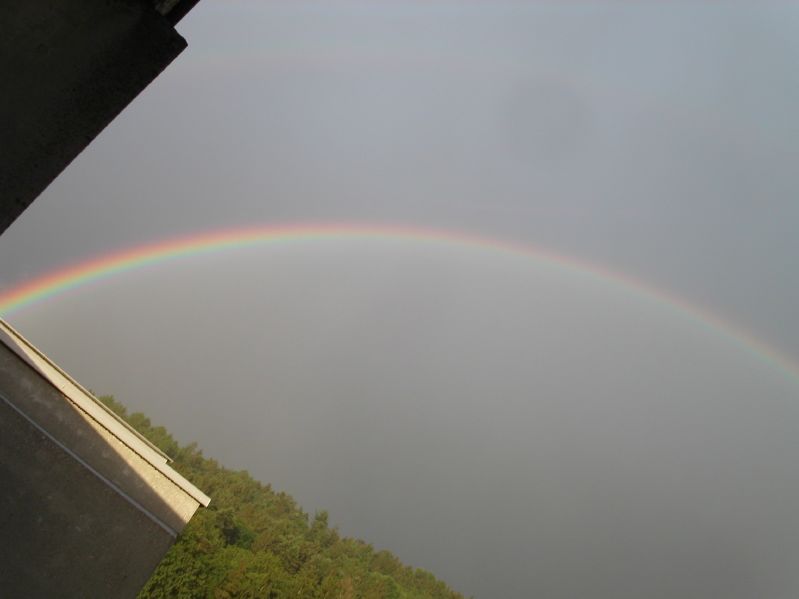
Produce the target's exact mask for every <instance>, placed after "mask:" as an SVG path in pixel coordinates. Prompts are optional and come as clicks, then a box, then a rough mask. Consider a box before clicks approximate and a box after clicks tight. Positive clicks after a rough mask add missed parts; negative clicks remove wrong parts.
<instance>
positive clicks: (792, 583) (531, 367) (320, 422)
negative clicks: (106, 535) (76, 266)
mask: <svg viewBox="0 0 799 599" xmlns="http://www.w3.org/2000/svg"><path fill="white" fill-rule="evenodd" d="M798 18H799V9H797V8H795V7H793V6H790V5H787V4H782V3H775V4H767V5H764V6H758V7H757V8H749V7H748V6H745V5H743V4H740V5H721V4H716V3H701V4H700V3H696V4H687V3H685V4H679V5H673V4H665V3H659V4H649V5H633V4H631V3H626V2H624V3H623V2H619V3H602V4H585V3H563V4H560V3H549V4H546V3H529V4H526V3H507V4H500V3H493V2H492V3H488V2H472V3H461V2H458V3H445V2H434V3H422V2H419V3H349V4H341V3H302V2H300V3H297V2H292V3H285V4H278V3H261V2H215V1H213V0H203V2H201V3H200V4H199V5H198V7H197V9H195V10H194V11H192V13H191V14H190V15H189V16H188V17H187V18H186V19H185V21H184V22H183V23H181V29H182V31H183V33H184V34H185V35H186V37H187V38H188V39H189V42H190V47H189V49H188V51H187V52H186V53H185V54H184V56H182V57H180V58H179V59H178V61H176V63H175V64H173V65H172V66H171V67H170V68H169V69H168V70H167V71H166V72H165V73H164V75H163V76H162V77H160V78H159V79H158V80H157V81H156V82H155V83H154V84H153V85H152V86H151V88H150V89H148V90H147V91H146V92H145V93H144V94H143V95H142V96H141V97H140V98H138V99H137V100H136V101H135V102H134V103H133V104H132V105H131V106H130V107H129V108H128V109H127V110H126V111H125V112H124V113H123V114H122V115H121V116H120V117H119V118H118V119H117V120H116V121H115V122H114V123H113V124H112V125H111V126H110V127H109V128H108V129H107V130H106V131H105V132H104V133H103V134H102V135H101V136H100V138H98V139H97V140H96V141H95V143H94V144H92V146H91V147H90V148H89V149H88V150H87V151H86V152H84V154H83V155H81V156H80V157H79V158H78V159H77V160H76V161H75V163H73V165H71V167H70V168H69V169H68V170H67V171H66V172H65V173H64V174H63V175H62V176H61V177H60V178H59V179H58V180H57V181H56V182H55V183H54V184H53V185H52V186H51V187H50V188H49V189H48V190H47V191H46V192H45V193H44V194H43V195H42V197H41V198H39V199H38V200H37V201H36V202H35V203H34V205H33V206H32V207H31V209H29V210H28V211H27V212H26V213H25V214H24V215H23V216H22V217H21V218H20V219H19V220H18V221H17V222H16V223H15V224H14V225H13V226H12V227H11V228H10V229H9V230H8V231H7V233H6V234H4V235H3V237H2V238H0V283H1V284H3V285H10V284H12V283H13V282H15V281H18V280H21V279H22V278H24V277H25V276H30V275H32V274H34V273H38V272H42V271H45V270H48V269H50V268H54V267H57V266H59V265H62V264H65V263H69V262H72V261H74V260H79V259H82V258H85V257H89V256H94V255H96V254H98V253H103V252H107V251H110V250H112V249H119V248H121V247H126V246H129V245H135V244H138V243H145V242H148V241H153V240H158V239H161V238H164V237H169V236H174V235H181V234H186V233H191V232H195V231H200V230H211V229H214V228H219V227H231V226H237V225H252V224H270V223H282V222H306V221H313V222H324V221H331V220H332V221H379V222H388V223H404V224H411V225H413V224H419V225H425V226H435V227H442V228H453V229H466V230H471V231H475V232H478V233H480V234H483V235H486V236H490V237H496V238H500V239H513V240H518V241H527V242H529V243H532V244H535V245H537V246H542V247H545V248H549V249H551V250H553V251H556V252H559V253H562V254H565V255H570V256H575V257H578V258H580V259H582V260H585V261H589V262H593V263H597V264H600V265H606V266H608V267H610V268H612V269H614V270H616V271H619V272H623V273H626V274H627V275H629V276H632V277H634V278H638V279H642V280H644V281H646V282H648V283H649V284H651V285H653V286H655V287H657V288H660V289H663V290H665V291H666V292H668V293H673V294H677V295H679V296H682V297H684V298H686V299H687V300H689V301H691V302H693V303H695V304H696V305H698V306H703V307H704V308H706V309H708V310H709V311H711V312H714V313H717V314H720V315H722V316H723V317H724V318H726V319H727V320H729V321H731V322H734V323H736V324H737V325H739V326H741V327H743V328H745V329H748V330H749V331H751V332H752V333H753V334H755V335H756V336H757V337H759V338H760V339H763V340H764V341H766V342H768V343H770V344H771V345H773V346H775V347H777V348H781V349H782V351H784V352H786V353H787V354H789V355H792V356H793V357H794V359H795V358H796V357H797V356H799V318H797V317H796V313H795V312H796V311H795V306H796V305H799V274H797V269H796V267H795V263H796V256H797V252H799V242H798V241H797V239H798V238H799V237H798V236H797V235H796V229H797V223H799V202H797V197H799V195H798V194H797V192H799V181H798V180H797V176H798V175H797V170H796V168H795V161H796V159H795V157H796V156H797V155H799V136H798V135H797V134H798V133H799V131H797V129H799V121H798V120H797V119H796V118H795V115H794V111H795V106H796V105H797V102H798V101H799V74H797V71H796V69H795V64H796V62H797V58H799V41H797V39H799V38H797V35H796V33H797V24H799V21H797V19H798ZM11 322H12V323H13V324H16V325H18V326H19V327H20V328H21V330H22V332H23V333H24V334H27V335H29V336H30V337H31V338H32V339H33V340H34V342H37V343H38V344H39V345H41V346H42V347H43V349H44V350H45V351H47V352H48V353H51V354H52V355H53V357H54V358H56V360H57V361H59V362H61V363H63V364H64V365H65V366H66V367H67V368H68V369H69V370H70V371H72V372H74V374H75V375H77V376H78V378H79V380H81V381H82V382H84V383H85V384H87V385H90V386H92V387H93V388H94V389H96V390H98V391H102V392H113V393H115V394H117V395H118V396H119V397H120V399H122V400H123V401H124V402H126V403H128V404H129V405H131V406H132V407H133V408H136V409H144V410H145V411H147V412H148V413H149V414H151V415H152V416H153V417H154V418H155V419H157V420H159V421H163V422H164V423H165V424H166V425H167V426H169V427H170V428H172V429H174V430H175V431H176V432H177V433H178V435H179V436H180V437H181V438H182V439H183V440H190V439H197V440H198V441H199V442H200V444H201V445H202V446H203V447H205V448H207V450H208V453H209V454H211V455H214V456H218V457H220V458H222V459H223V461H226V462H228V463H230V464H231V465H233V466H236V467H246V468H248V469H249V470H250V471H251V472H253V473H254V474H255V475H256V476H258V477H259V478H261V479H263V480H266V481H268V482H272V483H273V484H274V485H275V486H277V487H279V488H283V489H286V490H287V491H289V492H291V493H293V494H295V495H296V496H297V497H298V499H299V500H300V501H301V503H302V504H303V505H305V506H307V507H308V508H309V509H316V508H327V509H329V510H330V512H331V518H332V520H333V521H334V522H337V523H339V524H340V525H341V527H342V530H343V531H344V532H345V533H351V534H357V535H362V536H364V537H366V538H367V539H369V540H370V541H373V542H374V543H375V544H376V545H378V546H381V547H388V548H390V549H392V550H394V551H396V552H397V553H398V554H399V555H400V556H401V557H402V558H403V559H405V560H408V561H410V562H411V563H414V564H417V565H419V566H423V567H426V568H429V569H432V570H434V571H435V572H436V573H437V574H439V575H441V576H442V577H444V578H445V579H447V580H448V581H449V582H451V583H452V584H453V585H454V586H455V587H456V588H458V589H459V590H462V591H464V592H466V593H474V594H475V596H477V597H480V598H482V599H486V598H489V597H498V596H502V597H521V596H538V597H542V598H545V599H546V598H550V597H551V598H556V597H557V598H559V597H574V596H581V595H583V594H585V593H587V592H589V591H590V592H591V593H592V596H594V597H597V598H604V597H607V598H611V597H612V598H625V597H631V598H632V597H641V596H646V597H650V598H659V597H663V598H672V597H676V596H679V597H682V598H690V597H696V598H699V597H703V598H704V597H708V596H724V597H729V598H730V599H737V598H739V597H740V598H741V599H743V598H744V597H746V598H751V597H754V596H757V597H765V598H767V599H768V598H772V599H783V598H785V599H787V598H788V597H793V596H795V594H796V591H797V589H799V579H797V578H796V575H795V568H794V565H795V563H796V559H797V557H798V556H799V525H797V524H795V522H794V521H795V518H793V515H792V513H793V512H792V509H791V508H792V506H794V505H796V502H797V499H799V482H797V481H799V477H798V476H797V474H799V472H798V471H797V469H796V466H795V459H794V458H793V456H795V454H796V451H797V449H799V441H796V439H797V438H799V435H796V428H797V424H799V420H798V419H797V414H796V410H797V407H798V406H799V403H797V399H798V398H797V395H798V389H797V385H796V383H795V382H792V381H791V380H789V379H788V378H785V377H784V376H782V375H781V374H780V373H778V372H777V371H775V370H773V369H770V368H769V367H768V366H767V365H763V364H761V363H758V362H756V361H754V360H752V358H751V356H749V355H748V354H745V353H742V352H740V351H739V350H738V349H737V348H735V347H733V346H731V345H729V344H728V343H727V342H726V341H725V340H724V339H723V338H721V337H718V336H714V335H712V334H709V333H708V332H707V331H706V330H704V329H701V328H699V327H697V326H696V325H695V324H694V323H692V322H691V321H689V320H686V319H685V318H683V317H681V316H679V315H678V314H675V313H674V312H671V311H669V310H667V309H664V308H663V307H662V306H658V305H656V304H653V303H651V302H648V301H645V300H643V299H642V298H640V297H637V296H635V295H633V294H630V293H629V292H628V291H625V290H622V289H621V288H618V287H616V286H613V285H609V284H604V283H597V282H596V281H591V280H588V279H585V278H581V277H576V276H574V275H573V274H568V273H563V272H557V271H553V270H552V269H547V268H542V267H541V266H540V265H538V264H536V263H534V262H531V261H525V260H519V259H511V258H497V257H496V256H493V255H486V254H484V253H481V252H479V251H476V250H474V251H472V250H469V251H464V250H456V249H454V248H450V249H439V250H436V251H432V250H430V248H426V247H421V246H420V247H412V246H406V245H401V244H400V245H397V244H381V243H371V244H368V243H363V242H360V243H356V242H352V243H343V244H339V245H334V246H330V245H323V246H320V245H318V244H316V245H315V244H310V245H308V246H307V247H306V246H302V247H294V248H280V249H270V250H267V249H262V250H256V251H251V252H234V253H231V254H219V255H214V256H210V257H207V258H203V259H201V260H200V259H196V260H190V261H185V262H181V263H174V264H172V265H162V266H160V267H157V268H153V269H149V270H147V271H143V272H137V273H134V274H130V275H126V276H124V277H119V278H117V279H115V280H113V281H108V282H107V283H103V284H100V285H95V286H92V287H89V288H85V289H83V290H79V291H76V292H74V293H71V294H67V295H63V296H61V297H60V298H58V299H54V300H52V301H48V302H46V303H43V304H40V305H37V306H35V307H31V308H29V309H27V310H25V311H22V312H20V313H18V314H16V315H14V317H13V318H11ZM212 365H213V366H212ZM536 593H537V594H536ZM658 593H660V594H658Z"/></svg>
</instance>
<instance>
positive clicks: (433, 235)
mask: <svg viewBox="0 0 799 599" xmlns="http://www.w3.org/2000/svg"><path fill="white" fill-rule="evenodd" d="M386 239H391V240H398V241H407V242H412V243H416V244H419V243H424V244H428V245H439V246H450V247H461V248H467V247H468V248H477V249H481V250H484V251H489V252H494V253H498V254H504V255H516V256H521V257H525V258H528V259H532V260H536V261H537V262H540V263H542V264H547V265H550V266H553V267H556V268H558V269H561V270H565V271H568V272H572V273H578V274H581V275H587V276H589V277H592V278H595V279H597V280H601V281H605V282H610V283H612V284H615V285H619V286H621V287H622V288H624V289H626V290H627V291H629V292H631V293H635V294H637V295H638V296H640V297H644V298H647V299H649V300H653V301H655V302H657V303H659V304H660V305H662V306H664V307H666V308H669V309H671V310H672V311H676V312H678V313H679V314H681V315H682V316H683V317H685V318H688V319H690V320H692V321H694V322H695V323H696V324H698V325H701V326H702V327H704V328H706V329H708V330H709V331H711V332H713V333H715V334H717V335H721V336H723V337H725V338H726V339H727V340H728V341H730V342H731V343H733V344H735V345H737V346H738V347H739V348H741V349H742V350H744V351H746V352H747V353H749V354H751V355H753V356H754V357H756V358H757V359H759V360H760V361H762V362H765V363H767V364H770V365H771V366H772V367H775V368H777V369H778V370H780V371H781V372H783V374H785V375H787V376H788V377H789V378H791V379H792V380H793V381H794V382H799V365H797V364H796V363H794V362H793V361H792V360H791V359H790V358H789V357H788V356H786V355H784V354H783V353H781V352H780V351H778V350H777V349H775V348H773V347H771V346H769V345H767V344H766V343H764V342H762V341H760V340H759V339H757V338H756V337H754V336H753V335H751V334H750V333H748V332H746V331H744V330H742V329H741V328H739V327H737V326H735V325H733V324H731V323H729V322H727V321H725V320H723V319H722V318H719V317H718V316H716V315H714V314H712V313H710V312H708V311H707V310H703V309H701V308H699V307H697V306H695V305H692V304H690V303H688V302H687V301H685V300H683V299H682V298H679V297H677V296H675V295H672V294H668V293H665V292H663V291H660V290H658V289H656V288H654V287H651V286H649V285H647V284H646V283H643V282H641V281H638V280H636V279H633V278H631V277H628V276H626V275H623V274H621V273H618V272H614V271H611V270H609V269H607V268H603V267H600V266H597V265H594V264H590V263H587V262H583V261H581V260H578V259H575V258H571V257H567V256H563V255H559V254H555V253H553V252H550V251H547V250H544V249H541V248H536V247H534V246H531V245H527V244H522V243H515V242H509V241H502V240H497V239H492V238H489V237H482V236H479V235H475V234H472V233H467V232H459V231H450V230H441V229H432V228H422V227H416V226H414V227H408V226H396V225H380V224H301V225H283V226H261V227H249V228H236V229H225V230H219V231H211V232H205V233H200V234H194V235H190V236H186V237H178V238H174V239H168V240H166V241H160V242H156V243H151V244H146V245H142V246H137V247H134V248H129V249H126V250H122V251H119V252H115V253H111V254H107V255H104V256H101V257H99V258H94V259H91V260H87V261H85V262H81V263H79V264H76V265H73V266H68V267H66V268H62V269H59V270H56V271H53V272H50V273H47V274H44V275H42V276H39V277H36V278H33V279H31V280H29V281H27V282H24V283H22V284H19V285H17V286H15V287H12V288H11V289H8V290H6V291H5V292H3V293H0V315H1V316H3V317H5V316H8V315H10V314H12V313H14V312H16V311H18V310H21V309H22V308H25V307H27V306H30V305H32V304H35V303H37V302H41V301H44V300H46V299H49V298H52V297H55V296H58V295H60V294H62V293H66V292H68V291H69V290H71V289H75V288H76V287H81V286H83V285H87V284H89V283H93V282H96V281H100V280H103V279H106V278H109V277H112V276H116V275H119V274H122V273H124V272H128V271H131V270H135V269H140V268H143V267H146V266H148V265H153V264H159V263H163V262H168V261H174V260H179V259H182V258H189V257H193V256H200V255H203V254H210V253H216V252H221V251H225V250H231V249H236V248H247V247H254V246H263V245H273V244H288V243H307V242H311V241H313V242H334V241H341V240H363V241H378V240H386Z"/></svg>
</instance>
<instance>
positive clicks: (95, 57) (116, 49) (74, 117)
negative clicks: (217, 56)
mask: <svg viewBox="0 0 799 599" xmlns="http://www.w3.org/2000/svg"><path fill="white" fill-rule="evenodd" d="M196 3H197V0H155V1H153V0H80V1H75V0H37V1H36V2H24V1H23V2H0V233H2V232H3V231H4V230H5V229H6V228H8V226H9V225H10V224H11V223H12V222H13V221H14V220H15V219H16V218H17V217H18V216H19V215H20V214H21V213H22V212H23V211H24V210H25V209H26V208H27V207H28V206H29V205H30V204H31V202H33V200H34V199H35V198H36V197H37V196H38V195H39V194H40V193H41V192H42V191H43V190H44V189H45V188H46V187H47V186H48V185H49V184H50V183H51V182H52V181H53V179H55V178H56V176H58V174H59V173H60V172H61V171H62V170H63V169H64V168H65V167H66V166H67V165H68V164H69V163H70V162H71V161H72V160H73V159H74V158H75V157H76V156H77V155H78V154H79V153H80V152H81V151H82V150H83V149H84V148H85V147H86V146H87V145H88V144H89V143H90V142H91V141H92V140H93V139H94V138H95V137H96V136H97V135H98V134H99V133H100V131H102V130H103V128H104V127H105V126H106V125H108V123H110V122H111V121H112V120H113V119H114V118H115V117H116V115H117V114H119V113H120V112H121V111H122V109H123V108H125V106H127V105H128V103H129V102H130V101H131V100H133V98H135V97H136V96H137V95H138V94H139V92H141V91H142V90H143V89H144V88H145V87H147V85H149V84H150V82H151V81H153V80H154V79H155V78H156V77H157V76H158V74H159V73H161V71H163V70H164V68H166V66H167V65H169V64H170V63H171V62H172V61H173V60H174V59H175V58H176V57H177V56H178V54H180V53H181V52H182V51H183V49H184V48H185V47H186V40H184V39H183V37H181V36H180V34H178V32H177V31H175V28H174V25H175V24H176V23H177V22H178V21H179V20H180V19H182V18H183V17H184V16H185V15H186V13H187V12H188V11H189V10H191V8H192V7H193V6H194V5H195V4H196Z"/></svg>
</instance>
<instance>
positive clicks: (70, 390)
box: [0, 318, 211, 506]
mask: <svg viewBox="0 0 799 599" xmlns="http://www.w3.org/2000/svg"><path fill="white" fill-rule="evenodd" d="M0 333H4V334H2V335H0V342H3V343H4V345H8V346H9V348H10V349H11V350H12V351H13V352H14V353H15V354H17V355H18V356H19V357H20V358H22V359H23V360H24V361H25V362H26V363H27V364H28V365H29V366H31V367H32V368H34V369H35V370H36V371H37V372H39V374H40V375H41V376H43V377H44V378H46V379H47V380H48V381H49V382H50V384H52V385H53V386H54V387H55V388H56V389H58V390H59V391H60V392H61V393H62V394H63V395H64V397H65V398H66V399H67V400H68V401H70V402H71V403H72V404H74V405H75V406H76V407H77V408H78V409H80V410H81V411H82V412H84V413H85V414H86V415H87V416H89V417H90V418H92V419H93V420H94V421H96V422H97V423H98V424H99V425H100V426H102V427H103V428H105V429H106V430H107V431H108V432H109V433H111V434H112V435H114V436H115V437H116V438H117V439H119V440H120V441H121V442H122V443H124V444H125V445H127V446H128V447H129V448H130V449H131V450H132V451H134V452H136V453H137V454H138V455H140V456H141V457H142V458H143V459H144V460H145V461H146V462H148V463H149V464H150V465H151V466H153V467H154V468H155V469H156V470H158V471H159V472H161V474H163V475H164V476H165V477H166V478H167V479H169V480H170V481H172V482H173V483H174V484H175V485H176V486H178V487H179V488H180V489H181V490H183V491H184V492H185V493H186V494H188V495H189V496H191V497H192V498H193V499H195V500H196V501H197V502H198V503H200V505H202V506H208V504H209V503H210V502H211V498H210V497H208V496H207V495H206V494H205V493H203V492H202V491H200V490H199V489H198V488H197V487H195V486H194V485H193V484H191V483H190V482H189V481H188V480H187V479H186V478H184V477H183V476H182V475H181V474H179V473H178V472H177V471H176V470H174V469H173V468H172V467H170V466H169V464H168V463H167V462H168V461H169V460H170V458H169V456H167V455H166V454H165V453H164V452H163V451H161V450H160V449H158V447H156V446H155V445H154V444H153V443H152V442H150V441H149V440H148V439H147V438H146V437H144V435H142V434H141V433H139V431H137V430H136V429H134V428H133V427H132V426H130V425H129V424H128V423H127V422H125V421H124V420H123V419H122V418H120V417H119V416H118V415H117V414H115V413H114V412H113V411H111V410H110V409H109V408H107V407H106V406H105V405H104V404H103V403H102V402H101V401H100V400H98V399H97V398H96V397H95V396H94V395H93V394H92V393H91V392H89V391H88V390H87V389H86V388H85V387H83V386H82V385H81V384H80V383H78V382H77V381H75V379H73V378H72V377H71V376H69V374H67V373H66V372H65V371H63V370H62V369H61V368H60V367H59V366H57V365H56V364H55V363H54V362H53V361H52V360H50V359H49V358H48V357H47V356H46V355H44V353H42V352H41V351H40V350H39V349H38V348H36V347H35V346H34V345H33V344H32V343H31V342H30V341H28V340H27V339H25V337H23V336H22V335H21V334H20V333H19V332H18V331H17V330H16V329H14V328H13V327H12V326H11V325H9V324H8V323H7V322H6V321H5V320H3V319H2V318H0ZM4 339H5V340H7V341H10V342H11V343H12V345H9V343H7V342H6V341H4Z"/></svg>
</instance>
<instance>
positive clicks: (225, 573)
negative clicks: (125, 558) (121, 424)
mask: <svg viewBox="0 0 799 599" xmlns="http://www.w3.org/2000/svg"><path fill="white" fill-rule="evenodd" d="M99 399H100V401H102V402H103V403H104V404H105V405H106V406H108V407H109V408H110V409H112V410H113V411H114V412H115V413H117V414H118V415H119V416H121V417H122V418H124V419H125V420H126V421H127V422H128V423H129V424H130V425H131V426H133V427H134V428H135V429H136V430H138V431H139V432H140V433H142V434H143V435H144V436H145V437H147V438H148V439H149V440H150V441H151V442H152V443H154V444H155V445H157V446H158V447H159V448H160V449H161V450H162V451H163V452H165V453H166V454H167V455H169V456H170V457H171V458H172V459H173V462H172V464H171V465H172V467H173V468H174V469H175V470H177V471H178V472H180V473H181V474H182V475H184V476H185V477H186V478H188V479H189V480H190V481H191V482H192V483H193V484H195V485H196V486H197V487H199V488H200V489H202V490H203V491H204V492H205V493H206V494H208V495H209V496H210V497H211V504H210V505H209V507H208V508H200V509H199V510H198V511H197V513H196V514H195V515H194V517H193V518H192V519H191V521H190V522H189V524H188V525H187V526H186V528H185V529H184V530H183V532H182V533H181V534H180V535H179V537H178V539H177V541H176V543H175V544H174V545H173V546H172V548H171V549H170V550H169V552H168V553H167V554H166V556H165V557H164V559H163V561H162V562H161V564H160V565H159V566H158V568H157V569H156V570H155V572H154V573H153V576H152V577H151V578H150V580H149V581H148V582H147V584H146V585H145V586H144V588H143V589H142V591H141V593H140V594H139V599H162V598H167V597H169V598H171V599H195V598H196V599H206V598H207V599H232V598H234V597H237V598H239V597H240V598H245V599H246V598H253V599H254V598H259V599H261V598H265V599H281V598H283V597H293V598H296V597H302V598H308V599H463V596H462V595H460V594H459V593H456V592H455V591H453V590H451V589H450V588H449V587H448V586H447V585H446V584H445V583H444V582H442V581H440V580H437V579H436V578H435V577H434V576H433V575H432V574H431V573H429V572H427V571H425V570H421V569H418V568H412V567H409V566H406V565H404V564H403V563H402V562H400V560H399V559H398V558H397V557H396V556H394V555H393V554H391V553H390V552H388V551H385V550H380V551H378V550H376V549H375V548H374V547H372V546H371V545H370V544H368V543H366V542H364V541H362V540H359V539H353V538H348V537H344V536H341V535H340V534H339V532H338V531H337V530H336V528H334V527H331V526H330V524H329V523H328V514H327V512H324V511H322V512H318V513H316V514H314V515H313V516H312V517H311V516H310V515H309V514H307V513H305V512H304V511H303V510H302V509H301V508H300V506H299V505H297V503H296V501H295V500H294V499H293V498H292V497H291V496H290V495H288V494H286V493H284V492H278V491H275V490H273V489H272V488H271V487H270V485H268V484H263V483H261V482H259V481H257V480H255V479H254V478H253V477H252V476H250V475H249V474H248V473H247V472H246V471H234V470H231V469H228V468H225V467H224V466H222V465H221V464H219V463H218V462H217V461H216V460H214V459H211V458H207V457H205V456H204V455H203V452H202V451H201V450H200V449H199V448H198V447H197V444H196V443H190V444H188V445H183V446H182V445H180V444H179V443H178V442H177V441H176V440H175V439H174V437H173V436H172V435H171V434H170V433H169V432H168V431H167V430H166V429H165V428H164V427H163V426H155V425H153V424H152V422H151V421H150V419H149V418H147V416H145V415H144V414H142V413H140V412H136V413H128V411H127V409H126V408H125V406H124V405H122V404H121V403H120V402H118V401H116V400H115V399H114V397H113V396H109V395H107V396H103V397H100V398H99Z"/></svg>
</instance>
